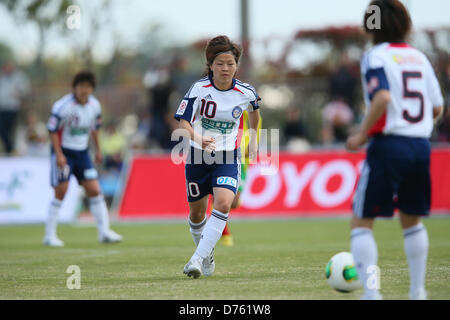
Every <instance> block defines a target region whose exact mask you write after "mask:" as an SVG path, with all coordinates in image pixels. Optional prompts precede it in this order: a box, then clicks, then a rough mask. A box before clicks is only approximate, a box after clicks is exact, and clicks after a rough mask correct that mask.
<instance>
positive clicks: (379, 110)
mask: <svg viewBox="0 0 450 320" xmlns="http://www.w3.org/2000/svg"><path fill="white" fill-rule="evenodd" d="M390 101H391V95H390V93H389V91H388V90H386V89H383V90H380V91H378V92H377V93H375V95H374V96H373V98H372V102H371V104H370V108H369V112H368V113H367V115H366V116H365V117H364V120H363V123H362V125H361V128H360V129H359V132H358V133H356V134H354V135H352V136H350V137H349V138H348V139H347V142H346V147H347V150H349V151H358V149H359V148H360V147H361V146H362V145H364V144H365V143H366V142H367V140H368V136H369V130H370V129H371V128H372V127H373V126H374V125H375V123H376V122H377V121H378V119H380V117H381V116H382V115H383V113H384V112H385V111H386V109H387V106H388V104H389V102H390Z"/></svg>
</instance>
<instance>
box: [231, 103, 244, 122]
mask: <svg viewBox="0 0 450 320" xmlns="http://www.w3.org/2000/svg"><path fill="white" fill-rule="evenodd" d="M241 114H242V109H241V107H239V106H237V107H234V109H233V111H232V116H233V118H235V119H239V117H240V116H241Z"/></svg>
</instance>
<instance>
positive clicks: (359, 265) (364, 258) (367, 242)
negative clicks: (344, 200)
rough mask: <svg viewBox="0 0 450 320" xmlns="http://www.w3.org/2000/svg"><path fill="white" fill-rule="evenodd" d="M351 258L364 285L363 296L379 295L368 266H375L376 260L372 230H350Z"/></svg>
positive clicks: (376, 252) (373, 296)
mask: <svg viewBox="0 0 450 320" xmlns="http://www.w3.org/2000/svg"><path fill="white" fill-rule="evenodd" d="M350 246H351V251H352V255H353V259H354V260H355V266H356V270H357V272H358V278H359V281H360V282H361V284H362V285H363V287H364V296H365V297H366V298H368V299H370V298H375V297H377V296H378V295H379V293H378V289H379V288H378V286H377V283H376V282H375V281H377V280H378V279H377V278H376V277H374V273H368V271H369V272H373V271H372V270H371V269H369V270H368V269H367V268H368V267H370V266H376V265H377V261H378V251H377V244H376V243H375V239H374V237H373V232H372V230H371V229H369V228H354V229H353V230H352V232H351V241H350Z"/></svg>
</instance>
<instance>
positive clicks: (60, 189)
mask: <svg viewBox="0 0 450 320" xmlns="http://www.w3.org/2000/svg"><path fill="white" fill-rule="evenodd" d="M71 164H72V163H71V159H70V158H69V157H67V166H66V167H64V168H62V169H61V168H59V167H58V166H57V164H56V155H55V154H54V153H52V154H51V156H50V182H51V185H52V187H53V189H54V198H53V199H52V200H51V201H50V205H49V208H48V213H47V219H46V221H45V235H44V239H43V243H44V244H45V245H47V246H52V247H62V246H64V242H63V241H61V239H59V238H58V235H57V232H56V230H57V228H58V216H59V210H60V208H61V205H62V202H63V200H64V196H65V195H66V192H67V189H68V188H69V178H70V174H71Z"/></svg>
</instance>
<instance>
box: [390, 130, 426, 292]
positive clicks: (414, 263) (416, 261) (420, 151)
mask: <svg viewBox="0 0 450 320" xmlns="http://www.w3.org/2000/svg"><path fill="white" fill-rule="evenodd" d="M409 140H410V144H409V146H410V150H411V151H409V152H408V153H409V154H411V158H412V159H413V160H414V161H410V162H411V163H413V164H412V165H410V166H408V171H407V172H406V173H405V180H404V181H403V183H402V184H401V185H400V188H399V192H398V205H397V206H398V208H399V211H400V215H399V216H400V224H401V226H402V229H403V237H404V249H405V254H406V258H407V260H408V266H409V275H410V292H409V297H410V298H411V299H426V298H427V293H426V291H425V274H426V264H427V256H428V247H429V240H428V233H427V229H426V228H425V226H424V225H423V224H422V222H421V219H420V218H421V216H427V215H428V214H429V211H430V204H431V178H430V153H431V149H430V145H429V142H428V141H427V140H425V139H411V138H410V139H409ZM411 146H413V148H412V147H411Z"/></svg>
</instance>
